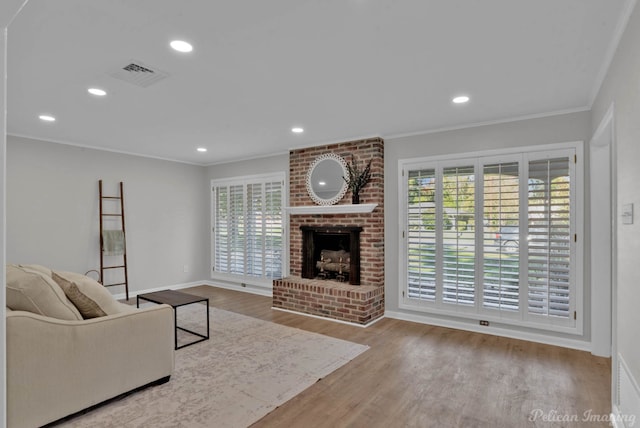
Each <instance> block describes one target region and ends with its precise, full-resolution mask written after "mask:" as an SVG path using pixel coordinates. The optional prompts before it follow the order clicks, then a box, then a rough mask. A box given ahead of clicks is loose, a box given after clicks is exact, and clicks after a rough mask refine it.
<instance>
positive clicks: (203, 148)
mask: <svg viewBox="0 0 640 428" xmlns="http://www.w3.org/2000/svg"><path fill="white" fill-rule="evenodd" d="M196 150H197V151H199V152H201V153H204V152H206V151H207V148H206V147H198V148H197V149H196Z"/></svg>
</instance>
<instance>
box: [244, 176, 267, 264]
mask: <svg viewBox="0 0 640 428" xmlns="http://www.w3.org/2000/svg"><path fill="white" fill-rule="evenodd" d="M263 219H264V215H263V195H262V184H261V183H253V184H248V185H247V225H246V226H247V227H246V232H247V233H246V242H247V258H246V262H247V271H246V274H247V275H250V276H262V271H263V269H262V261H263V260H262V259H263V258H262V253H263V248H264V225H263Z"/></svg>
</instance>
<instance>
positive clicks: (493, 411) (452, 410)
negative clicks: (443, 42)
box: [184, 286, 611, 428]
mask: <svg viewBox="0 0 640 428" xmlns="http://www.w3.org/2000/svg"><path fill="white" fill-rule="evenodd" d="M184 291H185V292H188V293H191V294H196V295H200V296H204V297H208V298H209V299H210V300H209V302H210V305H211V306H214V307H217V308H221V309H224V310H228V311H233V312H237V313H241V314H244V315H248V316H251V317H255V318H260V319H263V320H267V321H271V322H275V323H278V324H282V325H287V326H290V327H296V328H300V329H303V330H307V331H313V332H316V333H321V334H325V335H328V336H332V337H337V338H340V339H345V340H349V341H352V342H356V343H361V344H365V345H368V346H370V349H369V350H368V351H366V352H364V353H363V354H361V355H360V356H358V357H357V358H356V359H354V360H353V361H351V362H350V363H348V364H346V365H345V366H343V367H342V368H340V369H338V370H336V371H335V372H333V373H332V374H330V375H329V376H327V377H325V378H324V379H322V380H320V381H319V382H317V383H316V384H314V385H313V386H311V387H310V388H308V389H307V390H306V391H304V392H303V393H301V394H299V395H298V396H296V397H295V398H293V399H292V400H290V401H288V402H286V403H285V404H283V405H282V406H281V407H279V408H278V409H276V410H274V411H273V412H271V413H270V414H268V415H267V416H265V417H264V418H262V419H261V420H260V421H258V422H256V423H255V424H254V425H253V426H252V427H254V428H259V427H287V428H290V427H474V428H475V427H510V428H511V427H542V426H554V427H558V426H563V427H564V426H566V427H573V426H575V427H578V426H580V427H583V426H588V427H598V426H603V427H606V426H609V424H608V423H607V422H585V421H584V420H583V417H584V415H585V412H591V415H601V416H606V415H608V414H609V412H610V395H611V365H610V359H607V358H599V357H594V356H593V355H591V354H590V353H587V352H582V351H575V350H571V349H565V348H560V347H555V346H549V345H542V344H537V343H532V342H526V341H521V340H514V339H507V338H502V337H497V336H490V335H484V334H479V333H471V332H465V331H461V330H454V329H447V328H441V327H434V326H428V325H423V324H417V323H412V322H407V321H400V320H394V319H383V320H381V321H379V322H377V323H376V324H374V325H372V326H370V327H368V328H361V327H354V326H349V325H344V324H339V323H335V322H331V321H325V320H319V319H315V318H310V317H306V316H301V315H296V314H291V313H287V312H281V311H276V310H273V309H271V298H269V297H262V296H256V295H252V294H248V293H241V292H237V291H230V290H225V289H219V288H214V287H209V286H200V287H193V288H189V289H186V290H184ZM534 411H539V412H541V413H540V414H539V415H538V417H537V418H535V420H530V416H531V415H532V412H534ZM562 418H574V419H578V422H559V421H558V419H562ZM550 419H551V420H550ZM554 420H555V421H554Z"/></svg>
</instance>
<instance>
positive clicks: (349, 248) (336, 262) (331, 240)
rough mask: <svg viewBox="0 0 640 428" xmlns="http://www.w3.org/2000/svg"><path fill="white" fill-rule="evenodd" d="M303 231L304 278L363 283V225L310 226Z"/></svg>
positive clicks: (355, 283) (304, 227) (352, 283)
mask: <svg viewBox="0 0 640 428" xmlns="http://www.w3.org/2000/svg"><path fill="white" fill-rule="evenodd" d="M300 229H301V230H302V277H303V278H309V279H315V278H319V279H333V280H337V281H342V282H348V283H349V284H351V285H360V232H361V231H362V228H361V227H357V226H353V227H351V226H344V227H342V226H341V227H311V226H301V227H300Z"/></svg>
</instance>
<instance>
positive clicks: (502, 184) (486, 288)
mask: <svg viewBox="0 0 640 428" xmlns="http://www.w3.org/2000/svg"><path fill="white" fill-rule="evenodd" d="M518 165H519V164H518V162H506V163H496V164H487V165H484V169H483V171H484V177H483V178H484V180H483V201H484V206H483V208H484V216H483V220H484V228H483V232H484V245H483V247H484V248H483V264H482V266H483V272H482V274H483V276H482V278H483V282H482V304H483V306H484V307H485V308H491V309H497V310H511V311H513V310H516V311H517V310H518V308H519V293H520V254H519V247H520V186H519V183H520V182H519V168H518Z"/></svg>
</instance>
